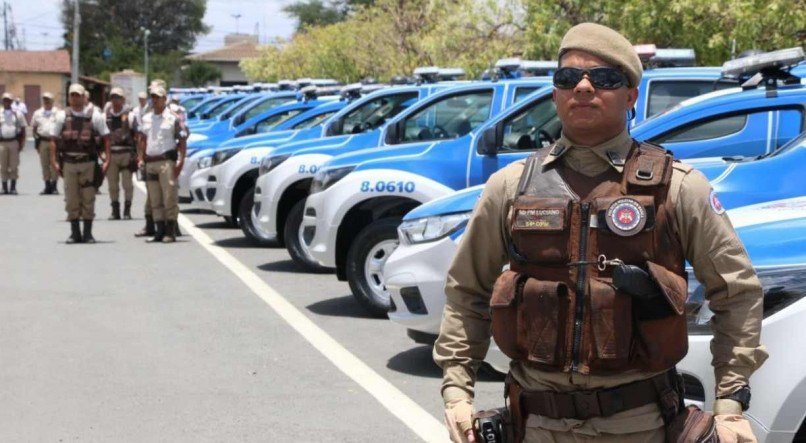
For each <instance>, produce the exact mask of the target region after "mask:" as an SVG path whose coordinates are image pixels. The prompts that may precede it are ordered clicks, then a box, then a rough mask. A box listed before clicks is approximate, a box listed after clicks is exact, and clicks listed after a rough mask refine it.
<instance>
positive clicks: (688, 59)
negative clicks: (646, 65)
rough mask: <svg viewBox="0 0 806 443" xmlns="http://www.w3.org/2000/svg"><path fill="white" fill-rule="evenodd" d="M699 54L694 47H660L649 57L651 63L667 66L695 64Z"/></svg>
mask: <svg viewBox="0 0 806 443" xmlns="http://www.w3.org/2000/svg"><path fill="white" fill-rule="evenodd" d="M696 60H697V56H696V54H695V53H694V50H693V49H688V48H686V49H677V48H666V49H658V51H657V52H656V53H655V55H654V56H652V58H650V59H649V62H650V63H653V64H658V65H667V66H676V67H684V66H694V63H695V62H696Z"/></svg>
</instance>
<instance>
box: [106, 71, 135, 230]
mask: <svg viewBox="0 0 806 443" xmlns="http://www.w3.org/2000/svg"><path fill="white" fill-rule="evenodd" d="M109 95H110V97H111V102H110V105H109V107H107V109H106V112H105V115H106V126H107V127H108V128H109V145H110V151H111V158H110V159H109V169H108V170H107V171H106V178H107V179H108V180H109V199H110V200H111V201H112V203H111V204H112V215H111V216H110V217H109V220H120V218H121V217H120V184H121V183H122V184H123V192H124V199H125V200H124V202H123V218H124V219H126V220H131V218H132V213H131V211H132V197H133V196H134V185H133V184H132V171H131V169H129V166H130V164H131V161H132V159H134V158H135V156H136V146H135V140H134V130H133V129H132V126H133V124H132V121H131V119H130V116H131V113H130V111H129V107H128V106H126V98H125V97H124V95H123V90H122V89H120V88H118V87H115V88H112V90H111V91H110V93H109Z"/></svg>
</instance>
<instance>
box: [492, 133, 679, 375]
mask: <svg viewBox="0 0 806 443" xmlns="http://www.w3.org/2000/svg"><path fill="white" fill-rule="evenodd" d="M547 151H549V150H548V149H545V150H543V152H542V153H540V154H536V155H533V156H531V157H530V158H529V159H528V160H527V162H526V167H525V169H524V172H523V175H522V176H521V181H520V183H519V186H518V191H517V195H516V197H515V201H514V203H513V207H512V212H511V219H510V222H509V223H510V226H509V229H510V233H511V238H512V242H511V244H510V245H509V255H510V268H509V270H507V271H505V272H504V273H503V274H502V275H501V276H500V277H499V278H498V280H497V281H496V284H495V287H494V290H493V296H492V300H491V303H490V307H491V315H492V332H493V336H494V338H495V341H496V343H497V344H498V345H499V347H500V348H501V350H502V351H503V352H504V353H505V354H506V355H508V356H509V357H510V358H512V359H513V360H517V361H520V362H522V363H524V364H526V365H527V366H533V367H536V368H537V369H540V370H544V371H563V372H570V371H575V372H579V373H582V374H596V375H606V374H611V373H616V372H623V371H625V370H630V369H639V370H643V371H660V370H664V369H668V368H671V367H672V366H674V365H675V364H676V363H677V362H678V361H680V360H681V359H682V358H683V357H684V356H685V354H686V352H687V351H688V338H687V333H686V320H685V315H684V304H685V299H686V295H687V290H686V282H687V279H686V272H685V267H684V263H685V258H684V254H683V247H682V245H681V244H680V241H679V239H678V236H677V233H676V224H675V212H674V207H673V204H672V202H671V201H669V200H668V195H669V182H670V180H671V176H672V163H673V161H674V160H673V158H672V156H671V154H669V153H667V152H666V151H665V150H664V149H662V148H660V147H656V146H653V145H649V144H641V145H640V146H639V145H638V144H637V143H635V145H634V146H633V148H632V149H631V151H630V153H629V155H628V156H627V159H626V162H625V165H624V173H623V174H617V173H615V171H614V172H613V173H611V174H610V176H611V177H610V178H609V179H605V180H602V179H601V177H598V178H583V179H577V180H586V181H587V183H583V184H584V186H582V185H579V184H577V186H572V185H571V184H569V181H567V180H566V179H564V178H563V176H562V175H561V174H560V171H559V168H563V166H562V165H558V163H559V162H555V163H553V164H549V165H546V166H545V167H544V166H542V162H543V159H544V158H545V156H546V152H547ZM569 177H570V175H569ZM575 188H577V189H591V191H590V192H589V193H588V194H587V195H584V196H583V197H580V196H579V195H578V194H577V193H575V191H574V189H575ZM615 259H619V260H622V261H623V262H624V263H625V264H631V265H636V266H640V267H641V268H643V269H644V270H646V271H648V273H649V274H650V276H651V277H652V279H653V280H654V281H655V282H656V283H657V284H658V286H659V288H660V289H661V290H662V292H663V298H659V300H660V301H661V302H665V303H669V305H670V307H671V308H672V309H671V310H670V312H672V314H671V315H668V316H665V317H663V318H653V317H652V316H647V315H644V313H643V312H642V309H640V306H639V304H638V300H634V299H633V298H632V297H631V296H630V295H628V294H625V293H622V292H620V291H618V290H616V289H615V287H614V286H613V285H612V266H609V264H612V262H610V261H611V260H615Z"/></svg>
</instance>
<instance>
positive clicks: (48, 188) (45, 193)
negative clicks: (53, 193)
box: [39, 180, 50, 195]
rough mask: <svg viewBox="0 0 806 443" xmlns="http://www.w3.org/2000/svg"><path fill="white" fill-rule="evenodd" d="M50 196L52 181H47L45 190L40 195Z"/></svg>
mask: <svg viewBox="0 0 806 443" xmlns="http://www.w3.org/2000/svg"><path fill="white" fill-rule="evenodd" d="M48 194H50V180H45V189H43V190H42V192H40V193H39V195H48Z"/></svg>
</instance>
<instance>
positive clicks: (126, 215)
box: [123, 201, 132, 220]
mask: <svg viewBox="0 0 806 443" xmlns="http://www.w3.org/2000/svg"><path fill="white" fill-rule="evenodd" d="M131 219H132V202H130V201H125V202H123V220H131Z"/></svg>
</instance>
